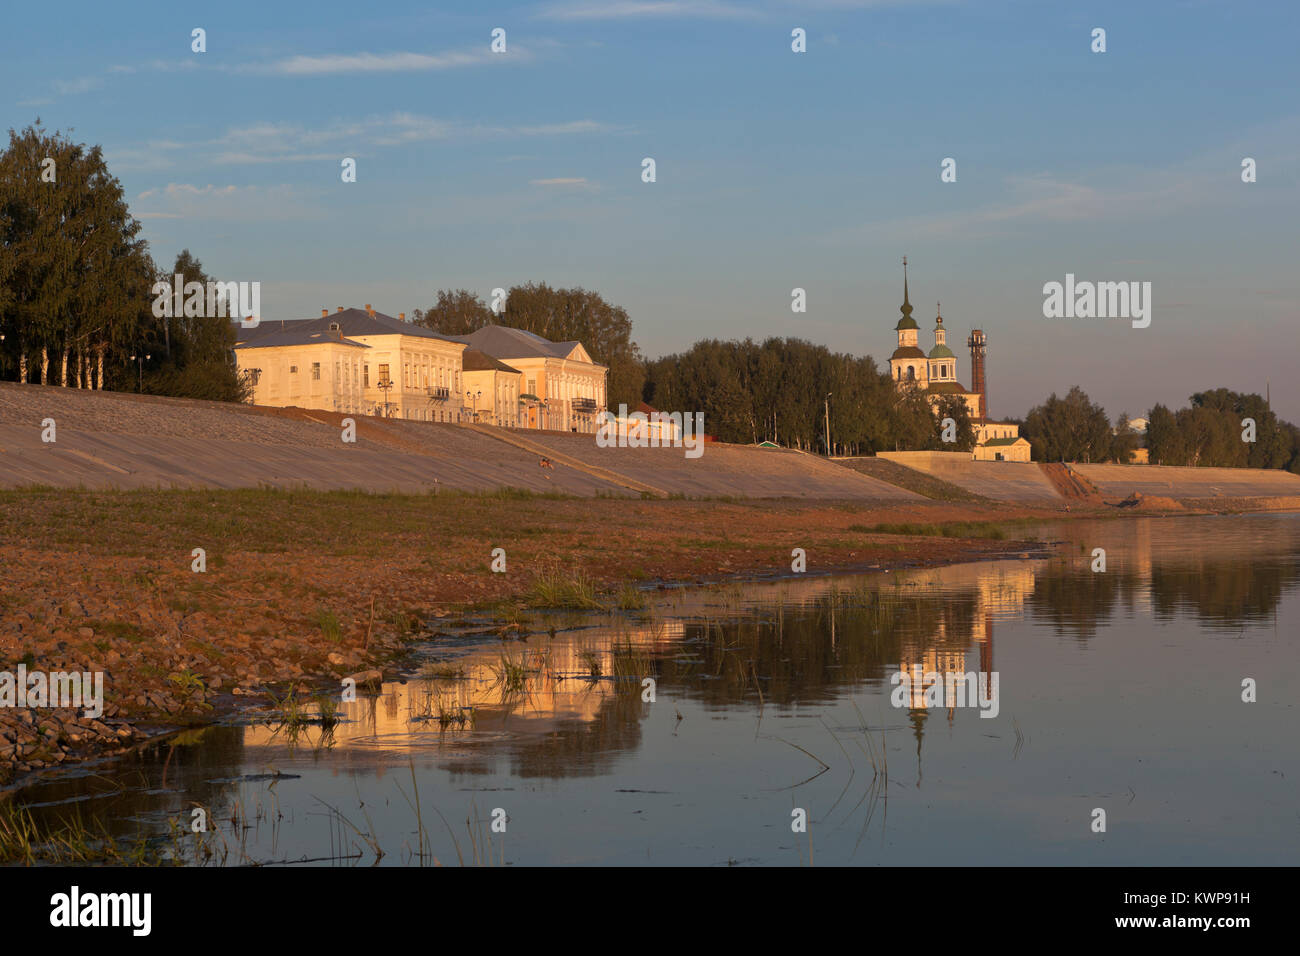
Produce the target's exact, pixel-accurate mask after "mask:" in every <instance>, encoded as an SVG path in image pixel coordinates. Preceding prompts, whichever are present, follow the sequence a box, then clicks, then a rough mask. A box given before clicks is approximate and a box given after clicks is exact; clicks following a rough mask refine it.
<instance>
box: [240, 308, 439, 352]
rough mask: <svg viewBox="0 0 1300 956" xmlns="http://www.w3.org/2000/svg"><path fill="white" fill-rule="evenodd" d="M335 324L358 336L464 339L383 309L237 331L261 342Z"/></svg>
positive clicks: (242, 337) (245, 340) (244, 340)
mask: <svg viewBox="0 0 1300 956" xmlns="http://www.w3.org/2000/svg"><path fill="white" fill-rule="evenodd" d="M334 324H337V325H338V326H339V331H340V332H341V333H342V334H343V337H344V338H355V337H357V336H359V335H411V336H415V337H416V338H421V339H438V340H440V341H443V342H457V343H460V342H462V341H463V340H462V339H460V338H457V337H456V336H451V335H441V334H439V333H437V332H434V331H432V330H431V329H426V328H424V326H421V325H413V324H412V323H410V322H403V321H402V320H401V319H395V318H393V317H392V316H391V315H385V314H384V313H382V312H375V313H374V314H373V315H372V314H371V313H369V312H367V311H366V310H365V309H344V310H343V311H342V312H331V313H330V314H329V315H322V316H321V317H319V318H316V319H290V320H280V321H278V322H259V323H258V324H257V325H256V326H254V327H253V328H251V329H242V328H241V329H239V330H238V332H237V333H236V335H237V340H238V341H239V342H241V343H245V344H251V343H253V342H256V343H258V345H259V346H261V344H262V342H261V340H262V339H263V338H265V337H266V336H268V335H273V334H277V333H279V332H287V331H290V330H293V331H296V332H302V333H309V332H329V331H330V326H331V325H334ZM282 344H303V343H282Z"/></svg>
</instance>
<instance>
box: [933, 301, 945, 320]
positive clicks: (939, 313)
mask: <svg viewBox="0 0 1300 956" xmlns="http://www.w3.org/2000/svg"><path fill="white" fill-rule="evenodd" d="M934 324H935V325H943V308H942V307H941V306H940V305H939V303H938V302H936V303H935V304H934Z"/></svg>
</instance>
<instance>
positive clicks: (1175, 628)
mask: <svg viewBox="0 0 1300 956" xmlns="http://www.w3.org/2000/svg"><path fill="white" fill-rule="evenodd" d="M1039 536H1040V537H1041V538H1044V539H1047V540H1064V541H1067V542H1068V544H1067V545H1066V546H1065V547H1064V548H1063V550H1062V552H1061V553H1060V554H1059V555H1058V556H1056V557H1052V558H1049V559H1011V560H1003V561H995V562H982V563H977V564H969V565H957V566H953V567H948V568H940V569H929V570H914V571H906V572H900V573H894V574H872V575H861V576H837V577H820V578H798V579H788V580H782V581H778V582H774V583H765V584H756V585H748V586H743V587H742V586H733V587H730V588H725V589H722V590H714V591H707V592H706V591H682V592H670V593H668V594H666V595H663V596H662V599H661V600H658V601H656V602H655V604H654V605H653V607H651V608H650V609H649V610H648V611H647V612H646V613H644V614H638V615H633V616H631V617H629V616H625V615H608V614H605V615H595V616H589V617H582V618H572V617H569V618H550V619H546V620H541V619H539V620H535V621H534V628H535V629H536V630H535V633H533V634H532V635H531V636H530V637H529V638H528V640H527V641H525V642H519V641H508V642H503V641H500V640H497V639H492V640H485V639H484V638H483V637H481V636H473V635H464V634H460V635H457V634H451V635H443V636H440V637H439V638H438V639H436V640H434V641H432V642H431V643H430V644H429V645H428V646H427V647H426V648H424V650H423V651H422V660H421V661H420V662H419V670H418V671H417V673H415V674H412V675H411V676H409V677H408V678H407V679H406V680H405V681H403V682H392V683H388V684H385V686H384V687H383V689H382V693H381V694H379V695H378V696H375V697H363V698H361V699H360V700H358V701H356V702H354V703H347V704H344V705H343V706H342V710H341V716H342V721H341V723H339V724H338V726H337V727H335V728H334V729H333V730H332V731H331V732H329V733H325V732H323V731H322V730H321V729H320V728H308V729H307V730H305V731H304V732H302V733H300V734H297V735H294V734H290V733H288V732H287V730H286V728H285V727H283V726H277V725H276V724H275V723H274V722H273V721H272V722H269V723H262V724H257V725H252V726H243V727H220V728H212V729H210V730H207V731H204V732H196V733H193V734H187V735H184V736H182V737H181V738H176V739H173V740H172V741H169V742H167V743H164V744H162V745H159V746H156V747H153V748H149V749H147V750H145V751H143V752H141V753H138V754H135V755H132V756H130V757H128V758H125V759H123V760H120V761H117V762H115V763H113V764H111V765H109V766H108V767H107V768H104V767H101V768H98V772H97V774H96V775H94V776H91V775H89V774H85V773H83V774H78V775H74V776H68V777H65V778H62V779H59V780H56V781H54V782H50V783H43V784H40V785H38V786H35V787H32V788H30V789H29V790H28V791H27V792H25V793H24V794H23V799H24V800H25V801H27V802H29V803H30V804H32V805H33V806H34V807H35V808H36V812H37V813H38V814H45V815H47V816H49V815H57V814H60V813H63V812H65V811H66V809H67V807H68V806H71V805H76V806H79V807H81V808H82V809H83V812H87V813H90V814H95V815H98V816H102V817H104V818H105V819H106V820H108V821H110V826H111V828H112V829H113V831H114V832H115V833H118V834H122V835H129V834H133V833H136V832H139V831H141V830H143V831H145V832H148V833H153V834H155V835H158V834H163V833H165V832H166V827H167V821H168V820H169V819H185V820H188V815H189V813H190V812H191V811H192V808H194V807H204V808H211V809H212V810H213V816H214V818H215V819H216V820H217V821H218V823H219V824H220V825H221V826H224V827H225V828H226V831H227V837H226V839H227V840H228V841H231V840H233V841H236V842H237V844H238V852H236V853H233V854H231V855H229V856H228V857H226V858H224V861H225V862H230V863H233V862H241V861H249V860H258V861H274V860H278V859H295V858H298V857H309V858H313V859H316V858H319V857H321V856H322V855H323V854H322V847H325V848H326V849H328V848H330V847H334V846H335V844H336V843H337V842H338V841H337V840H336V836H337V833H336V831H337V830H338V829H340V828H339V826H338V825H337V821H336V820H332V818H331V821H332V822H323V821H322V820H321V819H320V817H321V816H322V814H321V813H320V804H319V803H316V802H315V801H316V800H318V799H319V800H324V801H326V802H327V803H328V804H329V805H330V806H332V807H339V808H346V807H349V806H350V807H354V808H356V807H358V806H360V805H363V804H364V805H365V807H366V811H365V812H366V813H367V814H374V815H375V818H374V819H373V820H372V821H371V823H370V827H372V830H373V836H374V838H375V840H376V841H377V842H378V843H379V844H380V845H382V846H383V847H384V850H385V852H386V853H388V854H389V855H388V857H386V858H385V859H384V862H406V861H409V860H410V859H411V854H410V847H411V846H413V845H422V844H421V843H420V841H421V839H422V838H421V837H420V836H416V837H412V832H413V830H414V829H415V828H416V827H417V824H416V823H415V822H414V820H415V815H414V813H413V812H411V811H412V809H413V808H412V805H411V796H412V791H413V789H414V786H413V781H412V773H414V774H415V778H416V781H415V783H417V784H418V789H419V791H420V799H421V802H422V804H423V803H424V802H425V801H428V802H430V803H432V804H433V805H435V806H441V807H445V808H447V809H448V810H449V811H450V814H449V815H454V814H457V813H459V814H460V815H461V816H462V817H463V816H464V815H465V812H466V808H467V807H469V806H470V805H471V803H473V804H474V805H476V806H479V807H483V806H485V805H488V804H489V802H499V803H500V804H501V805H507V804H508V805H509V814H510V818H511V820H512V821H514V822H513V823H512V824H511V825H512V827H515V830H513V831H512V833H515V834H518V835H516V836H512V837H511V842H510V847H511V848H512V849H513V854H512V853H511V852H508V851H507V850H506V849H505V847H504V846H503V847H502V848H501V849H502V852H503V853H504V856H503V857H502V859H504V860H505V861H506V862H524V863H536V862H590V861H604V862H644V861H645V860H646V859H650V860H651V861H652V862H693V863H699V862H704V863H720V862H727V861H728V860H749V861H759V862H787V863H791V862H795V861H796V859H802V858H803V856H802V855H799V854H804V853H806V852H807V850H808V848H807V847H804V848H801V847H799V846H797V845H796V844H797V841H796V840H795V839H794V838H793V836H792V835H791V834H790V833H789V831H788V825H787V824H785V823H783V821H784V820H788V818H789V812H790V808H791V806H792V805H797V806H807V807H808V808H809V812H810V817H811V818H812V819H814V820H815V821H816V825H815V828H814V829H815V832H816V833H817V834H819V835H820V838H821V839H822V840H824V841H825V843H824V844H823V845H822V846H819V847H818V850H817V852H818V859H819V860H822V861H826V862H863V860H862V859H861V857H860V854H862V853H868V852H869V853H870V854H872V855H871V856H870V857H869V860H870V861H871V862H877V863H880V862H885V863H907V862H913V863H914V862H915V857H914V856H909V854H908V852H907V851H906V849H905V848H906V847H908V846H912V847H925V848H928V849H929V852H930V853H931V857H928V858H933V859H935V860H936V862H978V861H979V859H980V854H981V853H983V854H985V858H987V855H988V853H989V852H991V851H993V850H996V851H997V852H998V853H999V854H1001V856H999V857H998V858H999V859H1006V860H1007V862H1114V863H1122V862H1149V863H1160V862H1189V860H1188V858H1187V856H1186V854H1183V855H1180V852H1181V851H1178V850H1177V849H1176V848H1177V847H1179V846H1183V845H1184V844H1186V843H1187V841H1188V840H1191V839H1192V838H1193V837H1194V836H1197V834H1199V836H1197V838H1196V839H1195V840H1194V841H1193V845H1195V846H1196V847H1198V852H1199V853H1200V854H1201V855H1200V856H1197V857H1196V860H1198V861H1200V862H1225V861H1235V862H1259V861H1262V860H1263V859H1268V858H1270V857H1271V855H1272V854H1277V853H1280V852H1281V849H1282V848H1279V847H1278V846H1277V845H1276V843H1275V842H1270V840H1269V839H1268V838H1267V837H1266V836H1264V835H1263V834H1261V833H1260V832H1259V827H1261V826H1265V825H1272V826H1274V827H1276V826H1289V827H1291V828H1292V829H1291V832H1293V831H1294V819H1293V817H1288V816H1287V814H1288V812H1293V811H1287V810H1286V809H1285V807H1286V806H1288V805H1291V804H1287V803H1286V801H1287V800H1288V799H1291V800H1292V804H1293V803H1294V797H1295V796H1296V793H1295V784H1294V783H1292V782H1291V781H1294V780H1296V779H1300V774H1298V773H1292V772H1291V771H1293V770H1296V769H1297V768H1295V767H1294V763H1295V757H1296V755H1297V745H1296V742H1295V740H1294V735H1293V734H1291V733H1290V732H1289V731H1287V730H1286V729H1285V728H1286V723H1285V721H1284V720H1282V719H1281V718H1284V717H1285V716H1286V715H1285V714H1283V713H1282V712H1281V710H1279V708H1283V709H1284V708H1285V701H1286V700H1287V699H1289V695H1290V694H1291V693H1294V691H1295V690H1296V687H1297V684H1298V683H1300V679H1298V678H1300V667H1298V662H1297V660H1296V657H1297V655H1296V654H1295V653H1294V652H1295V646H1294V639H1293V638H1292V637H1291V633H1292V632H1293V630H1294V628H1293V627H1292V628H1291V629H1287V628H1286V627H1285V624H1286V622H1287V621H1290V622H1292V623H1294V620H1295V609H1296V604H1297V600H1296V592H1297V586H1296V585H1297V577H1298V576H1300V560H1298V556H1300V518H1297V516H1292V515H1271V516H1243V517H1237V518H1220V519H1206V518H1195V519H1192V518H1176V519H1136V520H1131V521H1094V522H1076V523H1066V524H1061V525H1059V526H1045V527H1043V528H1041V529H1039ZM1096 547H1102V548H1104V549H1105V550H1106V559H1107V567H1106V571H1105V572H1104V573H1094V572H1093V571H1092V570H1091V567H1090V566H1091V563H1092V552H1093V549H1094V548H1096ZM551 626H555V627H556V633H555V634H554V636H549V634H548V631H549V628H550V627H551ZM1216 634H1227V635H1229V636H1231V637H1233V638H1234V640H1233V641H1232V642H1231V643H1230V644H1228V645H1218V644H1212V643H1206V642H1205V641H1204V639H1203V638H1204V637H1205V636H1207V635H1209V636H1212V635H1216ZM995 645H996V652H995ZM900 673H903V674H916V675H919V676H921V677H922V679H920V680H917V681H916V682H914V683H912V684H911V685H910V687H907V688H905V691H906V692H905V693H903V694H902V699H901V700H899V701H897V703H899V704H901V706H894V704H893V703H891V694H893V693H894V691H895V689H896V684H895V682H896V681H897V675H899V674H900ZM931 674H940V675H942V674H974V675H976V676H977V680H978V681H979V682H980V683H979V690H980V692H981V693H982V694H983V695H984V697H986V698H987V697H989V696H990V695H992V694H993V693H994V692H995V691H996V690H997V688H995V687H994V686H993V685H992V682H991V675H994V674H1000V676H1001V680H1000V691H1001V695H1002V696H1003V697H1004V698H1005V699H1004V700H1002V701H1001V702H1000V706H999V708H997V709H996V710H990V711H989V712H988V713H987V714H986V715H985V716H984V717H981V716H980V714H979V710H978V709H977V708H974V707H970V706H967V705H964V704H963V700H962V698H960V697H959V696H957V695H955V694H954V692H953V689H952V687H951V686H948V687H946V688H945V687H944V686H942V685H940V686H939V687H938V689H937V691H936V690H935V688H934V684H933V682H932V681H930V680H929V679H928V678H925V677H924V675H931ZM1242 675H1255V676H1256V677H1260V676H1263V677H1265V678H1266V679H1267V680H1268V682H1269V688H1270V691H1269V700H1268V701H1266V700H1264V699H1263V698H1261V703H1260V704H1258V705H1252V707H1244V706H1242V705H1241V704H1240V703H1239V701H1238V700H1237V699H1236V696H1235V690H1234V688H1235V687H1236V685H1237V684H1238V683H1239V680H1240V677H1241V676H1242ZM646 679H650V680H651V681H653V700H651V699H650V697H651V693H650V688H649V687H648V685H647V684H646ZM927 692H929V693H927ZM1270 701H1271V702H1270ZM966 703H967V704H968V703H969V702H966ZM1022 728H1027V730H1025V731H1022ZM1026 741H1028V745H1026ZM1243 752H1249V754H1253V756H1248V757H1245V758H1243V756H1242V754H1243ZM1153 756H1159V759H1156V760H1153V759H1152V757H1153ZM813 761H815V763H813ZM891 761H892V763H891ZM886 766H888V767H889V770H888V772H887V773H882V771H883V770H884V768H885V767H886ZM1275 770H1276V771H1277V774H1274V773H1273V771H1275ZM272 773H276V774H280V776H278V777H266V776H265V775H267V774H272ZM810 774H812V776H809V775H810ZM1189 776H1190V777H1191V778H1193V779H1195V780H1196V781H1197V783H1196V784H1195V785H1189ZM882 777H883V779H882ZM1207 781H1214V782H1213V783H1210V782H1207ZM1139 785H1140V786H1141V788H1142V791H1143V793H1144V796H1145V798H1146V800H1147V801H1149V802H1148V803H1132V802H1131V801H1130V803H1129V804H1124V806H1123V807H1122V808H1121V807H1116V808H1115V810H1114V812H1115V813H1116V814H1117V815H1118V816H1117V819H1118V820H1121V821H1122V820H1124V819H1125V817H1124V813H1129V814H1132V815H1133V816H1134V820H1133V823H1132V824H1131V825H1132V826H1133V827H1135V828H1142V827H1145V829H1137V830H1130V831H1129V832H1127V833H1126V834H1125V837H1124V839H1123V840H1118V839H1117V840H1112V841H1105V840H1093V841H1089V839H1088V831H1087V828H1086V826H1081V827H1078V828H1073V825H1072V824H1069V825H1067V824H1064V823H1063V822H1062V821H1063V820H1073V818H1074V815H1076V814H1086V812H1087V810H1088V809H1089V808H1091V807H1092V806H1097V805H1103V804H1105V805H1108V806H1112V807H1115V803H1114V801H1115V800H1116V794H1117V793H1118V794H1122V795H1123V798H1122V799H1123V800H1128V799H1129V798H1128V796H1127V790H1126V789H1125V788H1133V792H1134V794H1136V793H1137V792H1138V787H1139ZM909 791H910V792H911V793H913V794H917V796H914V797H905V796H904V795H903V794H904V793H905V792H909ZM922 794H924V796H921V795H922ZM868 797H870V799H869V800H868ZM885 799H887V800H891V801H892V802H891V803H890V804H889V810H888V815H887V820H888V824H887V825H886V824H885V823H884V822H883V821H884V820H885V819H886V817H885V815H883V814H882V815H874V810H873V809H871V808H873V807H874V806H875V805H876V804H877V803H878V802H879V801H881V800H885ZM792 801H797V803H795V804H792ZM900 801H901V802H900ZM1108 801H1109V802H1108ZM1153 804H1154V806H1156V807H1159V810H1158V811H1156V810H1154V809H1152V806H1153ZM1134 808H1135V809H1134ZM1145 814H1150V815H1149V816H1146V815H1145ZM864 820H865V821H866V822H871V826H872V828H873V831H874V829H875V828H877V827H878V828H879V834H878V836H877V838H876V839H875V841H874V842H870V843H867V844H864V840H863V836H862V832H863V831H864V830H865V829H866V822H864ZM1211 820H1212V821H1215V823H1214V826H1215V827H1217V830H1216V831H1215V833H1216V834H1219V835H1220V836H1219V837H1216V838H1213V839H1209V840H1208V841H1207V839H1206V838H1205V836H1204V833H1203V832H1202V831H1203V828H1204V826H1205V821H1211ZM359 821H360V817H358V820H357V821H354V822H357V823H358V824H359ZM1233 821H1237V823H1234V822H1233ZM1238 823H1239V824H1240V825H1237V824H1238ZM331 827H333V829H331ZM449 829H450V828H449ZM367 832H372V831H371V830H368V831H367ZM451 832H452V833H454V830H452V831H451ZM855 832H856V834H857V836H856V838H855V839H854V838H850V834H852V833H855ZM443 836H444V838H445V839H444V842H447V841H448V840H449V839H452V837H449V836H448V835H447V834H444V835H443ZM461 839H462V840H463V839H464V833H463V832H462V833H461ZM1180 841H1182V842H1181V843H1180ZM354 842H355V841H354ZM864 845H865V846H867V847H869V849H864V848H863V847H864ZM441 853H442V855H443V857H444V858H447V857H451V858H452V859H455V858H456V857H455V855H454V854H452V852H451V849H450V847H449V846H443V847H442V850H441ZM1142 853H1145V854H1146V856H1140V855H1138V854H1142ZM1130 854H1131V855H1132V856H1128V855H1130ZM360 856H362V857H364V856H365V847H364V846H362V847H361V852H360ZM347 859H348V860H351V859H353V857H351V856H349V857H348V858H347ZM221 861H222V860H218V861H217V862H221ZM208 862H212V860H210V859H209V860H208Z"/></svg>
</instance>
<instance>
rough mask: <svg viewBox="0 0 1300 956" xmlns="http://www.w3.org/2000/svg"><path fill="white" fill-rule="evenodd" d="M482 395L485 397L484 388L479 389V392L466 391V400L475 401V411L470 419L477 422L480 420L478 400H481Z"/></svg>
mask: <svg viewBox="0 0 1300 956" xmlns="http://www.w3.org/2000/svg"><path fill="white" fill-rule="evenodd" d="M482 397H483V390H482V389H479V390H478V391H477V392H466V393H465V401H467V402H468V401H473V403H474V411H473V413H472V415H471V416H470V421H475V422H476V421H478V400H479V399H480V398H482Z"/></svg>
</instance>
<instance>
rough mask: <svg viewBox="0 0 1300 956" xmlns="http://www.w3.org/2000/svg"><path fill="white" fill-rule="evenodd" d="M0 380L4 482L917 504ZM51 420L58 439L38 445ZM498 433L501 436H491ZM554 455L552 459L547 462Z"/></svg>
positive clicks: (709, 465)
mask: <svg viewBox="0 0 1300 956" xmlns="http://www.w3.org/2000/svg"><path fill="white" fill-rule="evenodd" d="M346 417H349V416H345V415H342V414H339V413H335V412H322V411H316V410H305V409H294V408H290V409H279V408H259V407H253V406H248V405H232V404H229V403H222V402H204V401H196V400H190V399H173V398H160V397H156V396H138V395H129V394H122V393H114V392H92V391H85V390H79V389H65V388H54V387H43V386H36V385H21V386H20V385H16V384H11V383H0V487H10V488H12V487H21V486H25V485H32V484H42V485H52V486H56V487H79V486H81V487H86V488H90V489H109V488H158V487H161V488H169V487H191V488H193V487H199V488H248V487H260V486H271V487H279V488H296V487H308V488H316V489H362V490H366V491H376V492H385V491H401V492H416V493H418V492H431V491H438V490H445V489H455V490H463V491H492V490H494V489H499V488H520V489H525V490H528V491H534V492H556V491H558V492H561V493H564V494H572V495H581V496H594V495H597V494H601V495H611V496H630V497H640V496H641V495H643V494H644V495H650V496H653V497H664V496H669V495H686V496H714V497H721V496H733V497H738V498H747V497H748V498H761V497H787V498H815V499H856V500H864V501H891V502H892V501H908V500H917V501H919V500H922V499H921V497H920V496H918V495H914V494H912V493H911V492H909V491H906V490H904V489H902V488H898V487H896V486H894V485H891V484H888V483H886V482H882V481H877V480H875V479H872V478H868V477H866V476H863V475H858V474H854V473H851V472H847V471H845V470H844V469H842V468H839V467H837V466H835V465H833V464H830V463H828V462H825V461H823V460H821V459H818V458H816V457H814V456H810V455H804V454H800V453H798V452H793V451H786V450H779V449H778V450H767V449H758V448H751V447H748V446H741V445H722V444H709V445H707V446H706V448H705V451H704V453H703V454H702V455H701V456H700V457H698V458H689V459H688V458H686V457H685V454H684V450H683V449H681V448H604V449H602V448H598V447H597V446H596V443H595V438H594V436H591V435H563V434H555V433H545V432H533V431H523V430H521V431H508V430H505V429H491V428H484V427H481V426H471V427H466V426H460V425H449V424H438V423H432V422H415V421H397V420H391V419H377V418H370V417H366V416H362V415H355V416H350V417H352V418H353V419H354V420H355V424H356V441H355V442H351V443H348V442H344V441H343V440H342V423H343V419H344V418H346ZM50 419H52V420H53V422H54V428H55V431H54V437H55V441H53V442H47V441H43V440H42V439H43V433H46V426H45V425H43V422H46V421H47V420H50ZM493 433H495V434H493ZM542 457H547V458H549V459H550V463H551V464H552V465H553V467H543V466H542V462H541V459H542Z"/></svg>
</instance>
